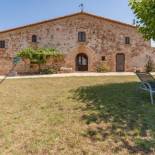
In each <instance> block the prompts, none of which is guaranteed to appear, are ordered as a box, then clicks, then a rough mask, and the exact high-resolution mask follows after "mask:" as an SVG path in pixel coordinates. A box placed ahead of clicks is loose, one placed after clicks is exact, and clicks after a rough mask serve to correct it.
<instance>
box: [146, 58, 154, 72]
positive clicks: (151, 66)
mask: <svg viewBox="0 0 155 155" xmlns="http://www.w3.org/2000/svg"><path fill="white" fill-rule="evenodd" d="M153 69H154V64H153V61H152V59H151V57H149V58H148V61H147V63H146V65H145V71H146V72H147V73H149V72H151V71H153Z"/></svg>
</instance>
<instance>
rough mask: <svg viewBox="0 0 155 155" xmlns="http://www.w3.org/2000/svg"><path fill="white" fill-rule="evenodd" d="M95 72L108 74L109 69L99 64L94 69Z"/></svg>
mask: <svg viewBox="0 0 155 155" xmlns="http://www.w3.org/2000/svg"><path fill="white" fill-rule="evenodd" d="M96 71H97V72H100V73H104V72H109V71H110V68H109V66H108V65H107V64H105V63H100V64H99V65H98V66H97V68H96Z"/></svg>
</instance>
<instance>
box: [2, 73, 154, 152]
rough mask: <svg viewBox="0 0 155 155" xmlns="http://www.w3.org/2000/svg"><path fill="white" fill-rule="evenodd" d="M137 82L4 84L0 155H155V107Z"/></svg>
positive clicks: (133, 79) (119, 79) (53, 80)
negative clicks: (140, 89) (138, 87)
mask: <svg viewBox="0 0 155 155" xmlns="http://www.w3.org/2000/svg"><path fill="white" fill-rule="evenodd" d="M137 81H138V80H137V78H136V77H133V76H129V77H83V78H82V77H81V78H79V77H77V78H75V77H74V78H40V79H23V80H7V81H5V82H4V83H2V84H1V85H0V154H4V155H5V154H6V155H10V154H13V155H28V154H29V155H31V154H33V155H35V154H37V155H46V154H50V155H104V154H105V155H111V154H120V155H126V154H155V152H154V151H155V149H154V148H155V105H151V104H150V100H149V95H148V94H147V93H144V92H141V91H139V90H138V89H137V86H138V82H137Z"/></svg>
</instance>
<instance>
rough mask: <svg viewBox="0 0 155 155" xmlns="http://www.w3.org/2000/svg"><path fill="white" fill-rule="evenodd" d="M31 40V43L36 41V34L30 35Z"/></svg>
mask: <svg viewBox="0 0 155 155" xmlns="http://www.w3.org/2000/svg"><path fill="white" fill-rule="evenodd" d="M32 42H33V43H36V42H37V36H36V35H33V36H32Z"/></svg>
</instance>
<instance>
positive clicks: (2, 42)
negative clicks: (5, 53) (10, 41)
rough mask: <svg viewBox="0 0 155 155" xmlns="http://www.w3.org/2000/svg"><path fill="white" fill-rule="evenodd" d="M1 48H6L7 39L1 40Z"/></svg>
mask: <svg viewBox="0 0 155 155" xmlns="http://www.w3.org/2000/svg"><path fill="white" fill-rule="evenodd" d="M0 48H5V40H0Z"/></svg>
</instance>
